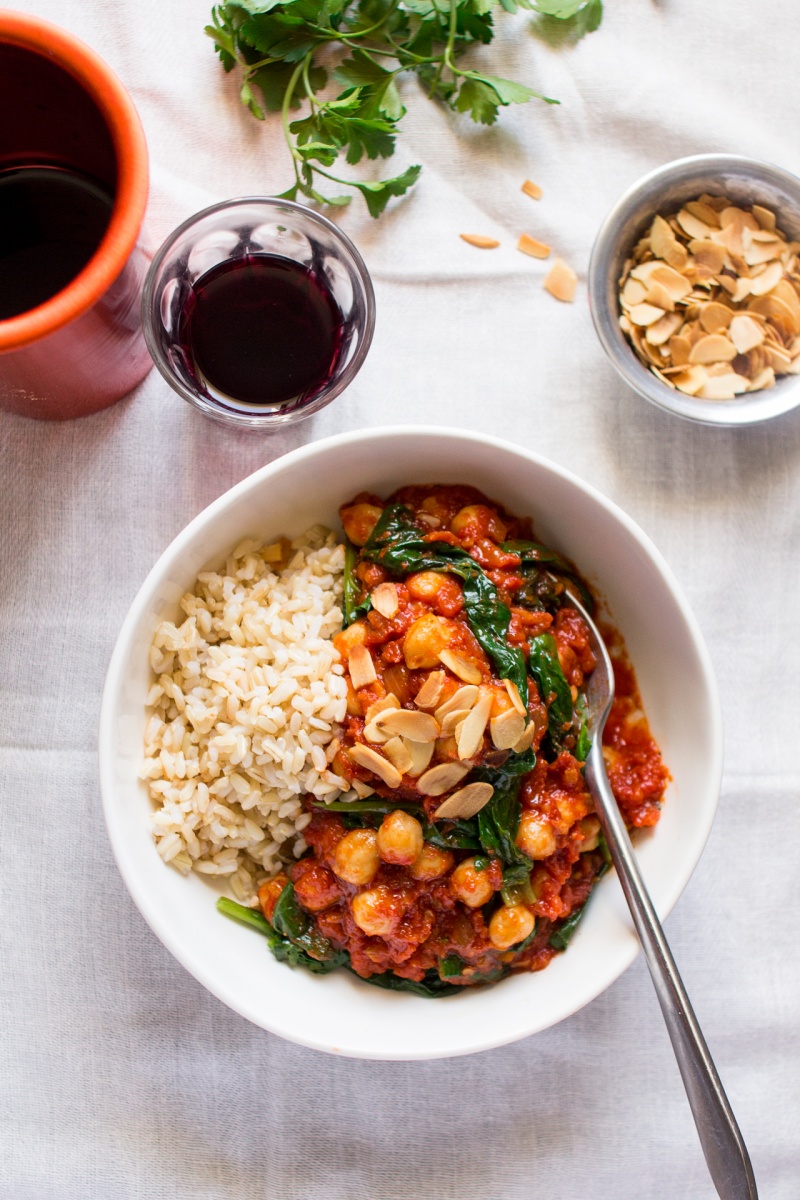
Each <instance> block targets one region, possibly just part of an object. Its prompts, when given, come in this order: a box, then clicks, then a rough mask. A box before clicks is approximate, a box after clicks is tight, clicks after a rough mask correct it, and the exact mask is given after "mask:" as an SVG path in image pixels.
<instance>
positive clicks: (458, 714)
mask: <svg viewBox="0 0 800 1200" xmlns="http://www.w3.org/2000/svg"><path fill="white" fill-rule="evenodd" d="M471 712H472V709H470V708H457V709H455V710H454V711H453V712H449V713H448V714H447V716H446V717H445V719H444V720H443V721H442V733H441V736H442V737H443V738H446V737H454V736H455V734H456V731H457V729H458V727H459V725H460V724H461V722H462V721H464V720H466V718H467V717H468V716H469V714H470V713H471Z"/></svg>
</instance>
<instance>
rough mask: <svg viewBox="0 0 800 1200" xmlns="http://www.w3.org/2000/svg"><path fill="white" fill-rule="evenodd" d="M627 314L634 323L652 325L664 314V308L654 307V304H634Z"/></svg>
mask: <svg viewBox="0 0 800 1200" xmlns="http://www.w3.org/2000/svg"><path fill="white" fill-rule="evenodd" d="M628 316H629V317H630V319H631V320H632V321H633V323H634V325H641V326H646V325H654V324H655V323H656V321H660V320H661V318H662V317H663V316H664V309H663V308H656V306H655V304H634V306H633V308H631V309H630V310H629V312H628Z"/></svg>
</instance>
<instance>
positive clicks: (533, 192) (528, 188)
mask: <svg viewBox="0 0 800 1200" xmlns="http://www.w3.org/2000/svg"><path fill="white" fill-rule="evenodd" d="M522 190H523V192H524V193H525V195H526V196H530V198H531V200H541V198H542V189H541V188H540V187H539V185H538V183H534V182H533V180H532V179H526V180H525V182H524V183H523V185H522Z"/></svg>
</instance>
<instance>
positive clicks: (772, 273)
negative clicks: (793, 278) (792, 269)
mask: <svg viewBox="0 0 800 1200" xmlns="http://www.w3.org/2000/svg"><path fill="white" fill-rule="evenodd" d="M781 279H783V264H782V263H779V262H773V263H770V264H769V265H768V267H767V269H766V271H762V273H761V274H760V275H759V276H758V278H757V279H753V280H751V282H750V295H751V296H766V294H767V292H771V291H772V289H773V288H774V287H775V285H776V284H778V283H780V281H781Z"/></svg>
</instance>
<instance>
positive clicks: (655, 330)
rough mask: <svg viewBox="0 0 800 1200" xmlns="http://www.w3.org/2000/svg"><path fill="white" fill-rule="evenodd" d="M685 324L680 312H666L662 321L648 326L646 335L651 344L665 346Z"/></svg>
mask: <svg viewBox="0 0 800 1200" xmlns="http://www.w3.org/2000/svg"><path fill="white" fill-rule="evenodd" d="M682 324H683V317H682V316H680V314H679V313H665V314H664V316H663V317H662V318H661V320H660V321H654V322H653V324H652V325H650V326H648V329H647V333H646V334H645V337H646V338H647V341H648V342H649V343H650V345H651V346H663V345H664V343H665V342H668V341H669V339H670V338H671V337H672V335H673V333H675V332H676V331H677V330H678V329H680V327H681V325H682Z"/></svg>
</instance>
